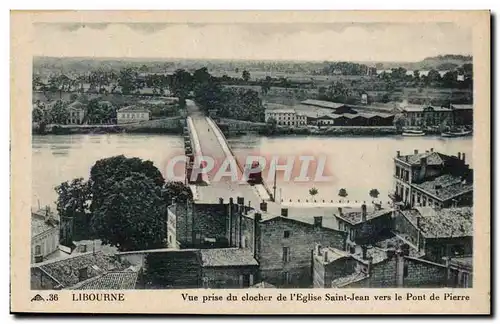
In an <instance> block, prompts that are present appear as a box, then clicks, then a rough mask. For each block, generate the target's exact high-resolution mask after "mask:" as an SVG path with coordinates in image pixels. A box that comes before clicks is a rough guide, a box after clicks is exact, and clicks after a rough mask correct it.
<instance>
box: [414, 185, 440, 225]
mask: <svg viewBox="0 0 500 324" xmlns="http://www.w3.org/2000/svg"><path fill="white" fill-rule="evenodd" d="M436 191H437V190H436ZM420 219H421V217H420V216H419V217H417V229H420V222H421V221H420Z"/></svg>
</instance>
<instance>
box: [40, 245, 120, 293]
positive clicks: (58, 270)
mask: <svg viewBox="0 0 500 324" xmlns="http://www.w3.org/2000/svg"><path fill="white" fill-rule="evenodd" d="M31 267H32V268H39V269H40V270H42V271H43V272H45V273H46V274H47V275H49V276H50V277H52V278H53V279H54V280H55V281H57V282H58V283H59V284H60V285H61V286H62V287H66V288H67V287H71V286H74V285H76V284H77V283H79V282H80V278H79V271H80V270H81V269H87V277H88V278H93V277H96V276H100V275H103V274H105V273H106V272H108V271H111V270H122V269H124V268H125V267H126V264H124V263H120V262H118V261H117V260H115V259H114V258H113V257H109V256H105V255H104V254H103V253H102V252H96V253H93V252H88V253H82V254H77V255H75V256H70V257H64V258H62V259H56V260H49V261H45V262H41V263H35V264H32V265H31Z"/></svg>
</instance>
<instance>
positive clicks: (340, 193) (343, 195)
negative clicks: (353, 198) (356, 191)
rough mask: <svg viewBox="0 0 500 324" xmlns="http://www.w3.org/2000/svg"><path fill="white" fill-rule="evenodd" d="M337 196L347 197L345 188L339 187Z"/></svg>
mask: <svg viewBox="0 0 500 324" xmlns="http://www.w3.org/2000/svg"><path fill="white" fill-rule="evenodd" d="M339 197H342V198H345V197H347V190H345V188H341V189H340V190H339Z"/></svg>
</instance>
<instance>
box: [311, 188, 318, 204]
mask: <svg viewBox="0 0 500 324" xmlns="http://www.w3.org/2000/svg"><path fill="white" fill-rule="evenodd" d="M318 192H319V191H318V189H316V188H315V187H312V188H311V189H309V194H310V195H311V201H313V199H314V196H316V195H317V194H318Z"/></svg>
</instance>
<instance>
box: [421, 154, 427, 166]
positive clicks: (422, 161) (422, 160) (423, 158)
mask: <svg viewBox="0 0 500 324" xmlns="http://www.w3.org/2000/svg"><path fill="white" fill-rule="evenodd" d="M420 165H421V166H426V165H427V158H426V157H425V156H424V157H422V158H420Z"/></svg>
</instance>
